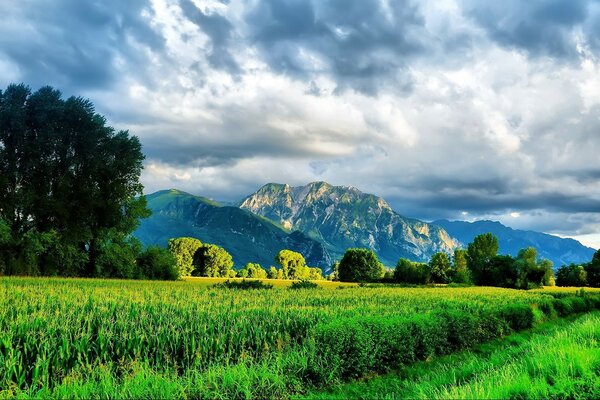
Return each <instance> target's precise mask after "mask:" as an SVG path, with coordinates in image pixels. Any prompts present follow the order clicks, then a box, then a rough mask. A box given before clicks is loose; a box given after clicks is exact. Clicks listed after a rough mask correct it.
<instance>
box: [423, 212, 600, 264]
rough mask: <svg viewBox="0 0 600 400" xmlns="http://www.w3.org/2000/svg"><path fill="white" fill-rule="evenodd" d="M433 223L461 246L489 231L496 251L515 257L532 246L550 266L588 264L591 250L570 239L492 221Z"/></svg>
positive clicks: (446, 221) (440, 221)
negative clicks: (521, 250)
mask: <svg viewBox="0 0 600 400" xmlns="http://www.w3.org/2000/svg"><path fill="white" fill-rule="evenodd" d="M433 224H435V225H439V226H441V227H442V228H444V229H445V230H446V231H447V232H448V233H449V234H450V235H451V236H453V237H455V238H456V239H458V240H459V241H460V242H461V243H462V244H463V246H466V245H467V244H468V243H470V242H471V241H472V240H473V239H474V238H475V236H477V235H480V234H482V233H487V232H491V233H493V234H494V235H495V236H496V237H497V238H498V244H499V247H500V249H499V252H500V253H501V254H510V255H513V256H516V255H517V253H518V252H519V250H520V249H523V248H525V247H530V246H531V247H535V248H536V249H537V250H538V254H539V256H540V257H542V258H547V259H548V260H550V261H552V262H553V263H554V267H555V268H558V267H560V266H561V265H565V264H570V263H583V262H589V261H590V260H591V259H592V256H593V254H594V251H595V250H594V249H592V248H589V247H586V246H584V245H582V244H581V243H579V242H578V241H576V240H574V239H563V238H560V237H557V236H552V235H548V234H546V233H540V232H534V231H523V230H519V229H512V228H509V227H507V226H505V225H502V224H501V223H500V222H495V221H476V222H465V221H448V220H438V221H434V222H433Z"/></svg>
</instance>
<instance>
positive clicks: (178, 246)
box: [168, 237, 202, 276]
mask: <svg viewBox="0 0 600 400" xmlns="http://www.w3.org/2000/svg"><path fill="white" fill-rule="evenodd" d="M168 247H169V251H170V252H171V254H173V257H175V262H176V265H177V269H178V270H179V272H178V274H179V276H191V275H192V271H193V269H194V266H193V262H194V254H196V251H197V250H198V249H199V248H200V247H202V242H201V241H200V240H198V239H195V238H190V237H181V238H175V239H169V245H168Z"/></svg>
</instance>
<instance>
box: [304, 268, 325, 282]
mask: <svg viewBox="0 0 600 400" xmlns="http://www.w3.org/2000/svg"><path fill="white" fill-rule="evenodd" d="M309 271H310V272H309V275H308V279H309V280H311V281H320V280H323V270H322V269H321V268H309Z"/></svg>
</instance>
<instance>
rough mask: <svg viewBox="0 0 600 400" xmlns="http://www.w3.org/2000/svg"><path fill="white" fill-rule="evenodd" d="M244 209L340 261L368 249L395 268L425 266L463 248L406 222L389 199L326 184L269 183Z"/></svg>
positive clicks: (249, 198) (439, 233)
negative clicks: (413, 263)
mask: <svg viewBox="0 0 600 400" xmlns="http://www.w3.org/2000/svg"><path fill="white" fill-rule="evenodd" d="M239 205H240V207H241V208H243V209H247V210H249V211H251V212H253V213H255V214H259V215H263V216H264V217H266V218H269V219H271V220H274V221H275V222H279V223H280V224H281V225H282V226H284V227H286V228H288V229H292V230H300V231H302V232H304V233H305V234H307V235H308V236H310V237H312V238H315V239H317V240H321V241H322V242H324V244H325V246H326V247H327V248H328V249H329V250H331V252H332V253H333V254H334V255H337V256H340V255H341V253H343V251H345V249H347V248H349V247H367V248H371V249H373V250H375V251H376V252H377V254H378V256H379V257H380V259H381V261H382V262H384V263H385V264H387V265H389V266H394V265H395V264H396V262H397V260H398V259H399V258H400V257H407V258H411V259H415V260H421V261H425V260H427V259H428V258H429V257H430V256H431V255H432V254H433V253H435V252H437V251H444V252H447V253H450V252H452V250H453V249H454V248H455V247H456V246H457V245H458V243H457V242H455V241H454V239H452V238H451V237H450V235H448V234H447V233H446V232H445V231H444V230H443V229H441V228H439V227H437V226H434V225H431V224H428V223H426V222H423V221H419V220H416V219H413V218H407V217H404V216H402V215H400V214H399V213H397V212H396V211H394V210H393V209H392V208H391V206H390V205H389V204H388V203H387V202H386V201H385V200H384V199H383V198H381V197H378V196H375V195H373V194H369V193H363V192H361V191H360V190H358V189H357V188H355V187H352V186H333V185H331V184H329V183H327V182H322V181H318V182H311V183H308V184H307V185H303V186H296V187H292V186H290V185H289V184H282V183H269V184H266V185H263V186H262V187H261V188H259V189H258V190H257V191H256V192H255V193H253V194H251V195H249V196H247V197H246V198H244V199H243V200H242V201H241V202H240V203H239Z"/></svg>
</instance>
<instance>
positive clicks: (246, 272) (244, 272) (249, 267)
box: [238, 263, 267, 279]
mask: <svg viewBox="0 0 600 400" xmlns="http://www.w3.org/2000/svg"><path fill="white" fill-rule="evenodd" d="M238 276H239V277H240V278H255V279H266V277H267V271H265V270H264V269H263V267H261V266H260V264H254V263H248V264H246V266H245V267H244V268H242V269H241V270H239V271H238Z"/></svg>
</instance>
